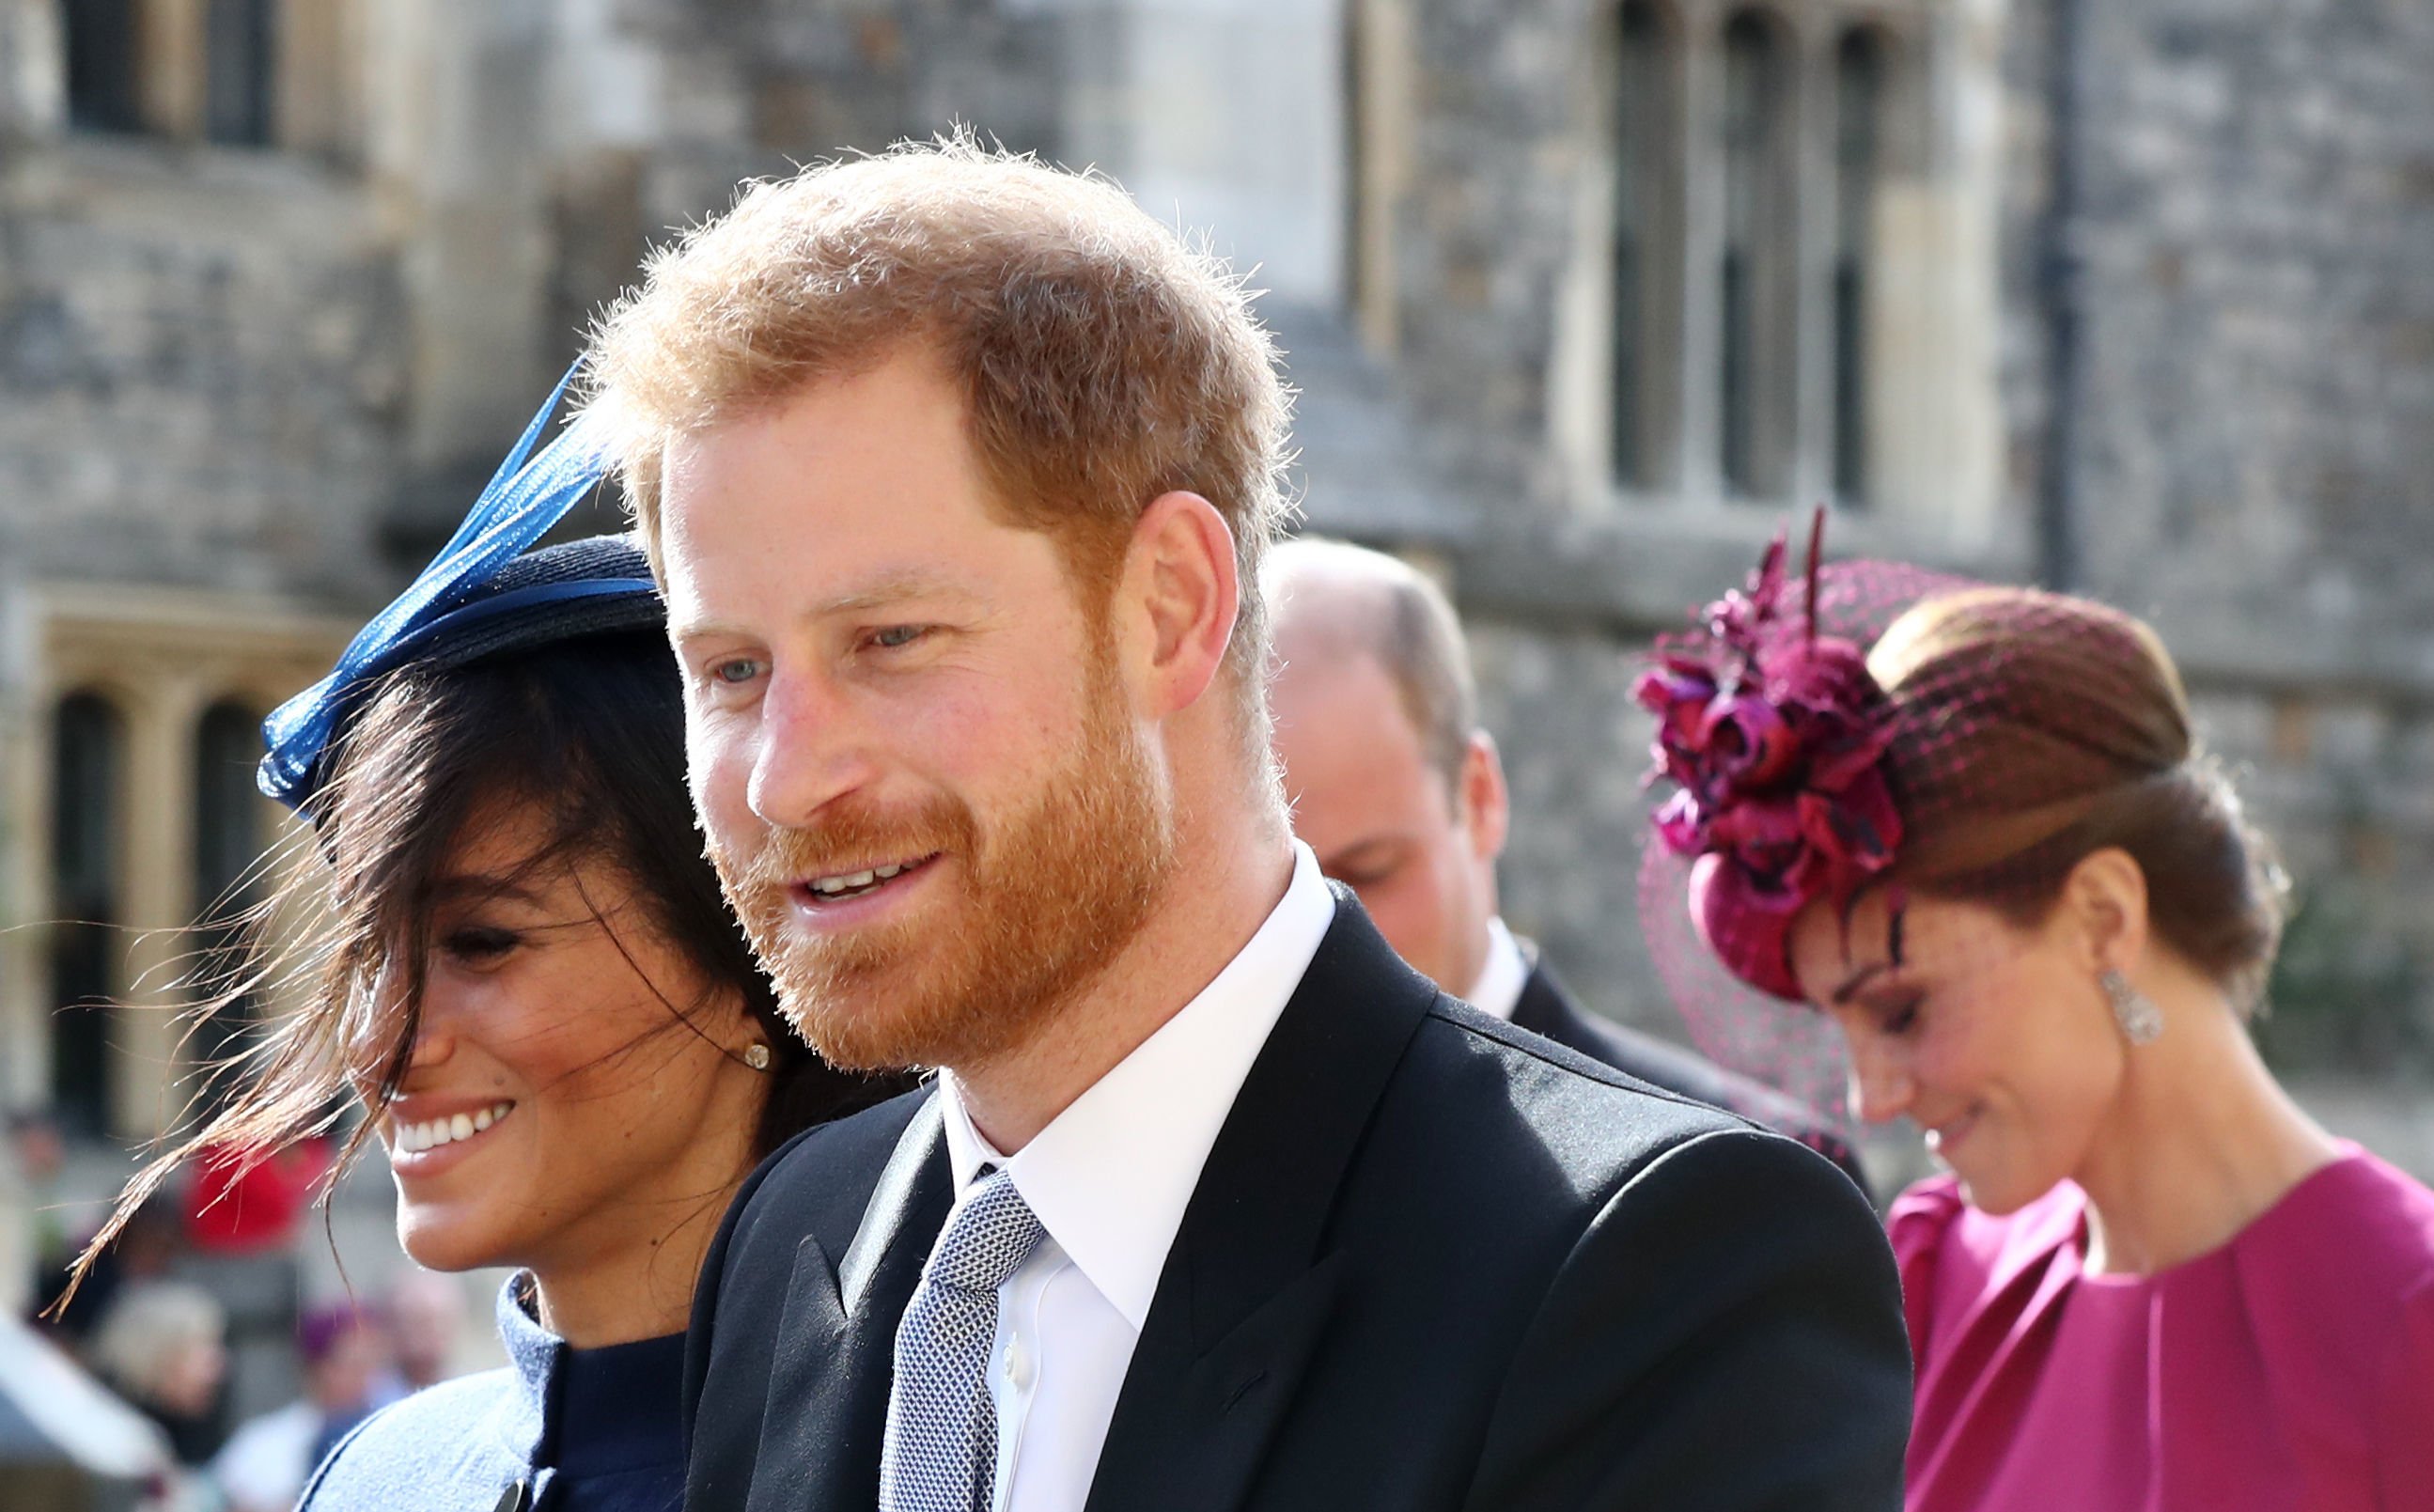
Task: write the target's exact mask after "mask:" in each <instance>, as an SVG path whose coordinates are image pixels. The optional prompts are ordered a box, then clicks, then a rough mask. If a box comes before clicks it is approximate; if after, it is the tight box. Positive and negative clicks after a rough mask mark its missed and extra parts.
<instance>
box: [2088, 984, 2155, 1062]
mask: <svg viewBox="0 0 2434 1512" xmlns="http://www.w3.org/2000/svg"><path fill="white" fill-rule="evenodd" d="M2096 983H2097V985H2098V986H2099V987H2101V988H2104V995H2105V997H2106V998H2107V999H2108V1000H2110V1001H2111V1003H2112V1004H2113V1022H2116V1023H2118V1024H2119V1025H2121V1038H2123V1039H2124V1040H2129V1041H2130V1042H2131V1043H2132V1044H2134V1045H2151V1044H2153V1043H2154V1042H2155V1037H2156V1036H2157V1035H2160V1034H2162V1033H2163V1032H2164V1010H2163V1009H2161V1008H2159V1007H2157V1006H2155V1000H2154V999H2153V998H2151V997H2149V996H2148V995H2147V994H2146V993H2144V992H2141V991H2139V990H2138V989H2137V988H2134V987H2132V986H2131V985H2130V979H2129V978H2128V977H2126V976H2123V975H2122V974H2121V973H2120V972H2118V971H2114V970H2113V969H2112V968H2111V967H2107V968H2105V970H2104V971H2101V972H2100V973H2099V974H2098V976H2097V978H2096Z"/></svg>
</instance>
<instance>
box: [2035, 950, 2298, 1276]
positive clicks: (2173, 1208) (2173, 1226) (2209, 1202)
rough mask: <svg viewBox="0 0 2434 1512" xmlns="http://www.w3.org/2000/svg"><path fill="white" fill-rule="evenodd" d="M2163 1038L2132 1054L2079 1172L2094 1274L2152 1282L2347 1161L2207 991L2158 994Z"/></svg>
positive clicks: (2178, 987)
mask: <svg viewBox="0 0 2434 1512" xmlns="http://www.w3.org/2000/svg"><path fill="white" fill-rule="evenodd" d="M2154 995H2155V996H2156V999H2157V1001H2158V1002H2159V1003H2160V1004H2162V1005H2163V1006H2164V1008H2165V1022H2166V1025H2167V1027H2166V1030H2165V1033H2164V1035H2163V1036H2162V1038H2160V1039H2158V1040H2155V1041H2154V1042H2153V1043H2151V1044H2145V1045H2133V1046H2129V1047H2127V1049H2126V1050H2125V1052H2124V1053H2125V1054H2126V1055H2127V1056H2128V1057H2129V1065H2128V1068H2127V1069H2126V1071H2125V1073H2124V1076H2125V1081H2124V1085H2123V1089H2122V1092H2121V1096H2120V1099H2119V1102H2118V1104H2117V1111H2116V1114H2115V1117H2114V1118H2113V1120H2112V1122H2111V1124H2110V1125H2109V1126H2108V1127H2107V1129H2106V1131H2105V1133H2104V1134H2103V1135H2102V1136H2101V1137H2100V1139H2099V1141H2098V1143H2097V1145H2096V1148H2095V1149H2094V1150H2093V1151H2092V1152H2091V1154H2090V1155H2089V1158H2088V1160H2087V1161H2086V1163H2085V1165H2084V1166H2083V1169H2082V1170H2081V1171H2080V1172H2079V1173H2078V1180H2079V1184H2080V1186H2081V1188H2082V1189H2083V1190H2084V1191H2085V1192H2086V1194H2087V1202H2088V1252H2087V1267H2086V1268H2087V1270H2088V1271H2089V1272H2090V1273H2091V1274H2116V1275H2136V1276H2151V1275H2154V1274H2155V1273H2156V1272H2158V1271H2163V1270H2168V1269H2169V1268H2171V1267H2172V1266H2174V1265H2178V1264H2181V1263H2184V1262H2186V1261H2190V1260H2195V1259H2196V1258H2198V1257H2199V1256H2200V1255H2203V1254H2206V1253H2208V1252H2209V1251H2212V1250H2215V1249H2218V1248H2220V1247H2221V1246H2223V1245H2225V1244H2228V1243H2230V1242H2231V1240H2232V1239H2233V1238H2234V1237H2236V1236H2237V1234H2238V1233H2239V1231H2240V1230H2241V1229H2245V1228H2247V1227H2248V1226H2249V1225H2250V1224H2251V1223H2253V1222H2254V1221H2255V1220H2256V1219H2257V1218H2258V1217H2259V1216H2261V1215H2262V1214H2263V1213H2264V1212H2265V1211H2266V1210H2268V1209H2270V1208H2271V1207H2272V1206H2273V1205H2274V1204H2275V1203H2276V1202H2278V1201H2280V1200H2281V1199H2282V1197H2283V1196H2284V1195H2286V1194H2288V1192H2289V1191H2290V1189H2291V1188H2292V1187H2295V1186H2297V1185H2298V1184H2299V1183H2300V1182H2301V1181H2303V1180H2305V1179H2306V1178H2307V1177H2309V1176H2310V1175H2312V1174H2314V1173H2315V1172H2317V1171H2319V1170H2321V1169H2323V1167H2324V1166H2326V1165H2328V1164H2330V1163H2331V1162H2332V1161H2333V1160H2337V1159H2339V1158H2340V1146H2339V1145H2338V1144H2336V1143H2334V1141H2333V1139H2332V1137H2331V1136H2330V1135H2328V1134H2326V1133H2325V1132H2324V1131H2323V1129H2322V1128H2320V1127H2319V1126H2317V1125H2316V1123H2315V1122H2314V1120H2312V1119H2310V1118H2308V1117H2307V1115H2306V1114H2305V1112H2303V1111H2301V1109H2300V1108H2299V1106H2298V1105H2297V1104H2296V1103H2294V1102H2292V1101H2291V1100H2290V1096H2289V1094H2288V1092H2285V1091H2283V1090H2282V1088H2281V1085H2280V1084H2279V1083H2277V1082H2276V1081H2274V1079H2273V1074H2272V1073H2271V1072H2270V1071H2268V1070H2266V1068H2265V1062H2264V1060H2263V1059H2262V1058H2261V1057H2259V1056H2258V1055H2257V1053H2256V1047H2255V1044H2254V1042H2253V1041H2252V1040H2250V1039H2249V1037H2248V1031H2247V1029H2246V1027H2245V1026H2244V1025H2242V1024H2241V1022H2239V1019H2238V1017H2237V1015H2236V1014H2235V1013H2234V1012H2233V1010H2232V1008H2231V1005H2230V1004H2229V1003H2228V1002H2227V1001H2226V1000H2225V999H2224V998H2223V996H2222V994H2221V993H2220V991H2219V990H2218V989H2216V988H2213V987H2212V985H2211V984H2208V983H2205V982H2203V981H2202V980H2197V979H2189V980H2182V981H2168V982H2166V983H2163V984H2158V986H2157V988H2156V990H2155V992H2154Z"/></svg>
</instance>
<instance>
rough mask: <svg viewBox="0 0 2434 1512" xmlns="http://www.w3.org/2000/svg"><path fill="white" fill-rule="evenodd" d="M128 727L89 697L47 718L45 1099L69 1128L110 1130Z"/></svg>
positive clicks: (73, 697)
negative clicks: (49, 922) (49, 921)
mask: <svg viewBox="0 0 2434 1512" xmlns="http://www.w3.org/2000/svg"><path fill="white" fill-rule="evenodd" d="M126 773H127V724H126V721H125V720H124V719H122V718H121V717H120V716H119V713H118V710H117V708H116V707H115V706H113V705H112V704H111V701H110V700H109V699H107V698H105V697H103V696H101V695H99V694H96V693H90V692H85V693H72V694H70V695H68V696H66V697H64V698H61V699H60V702H59V706H58V708H57V710H56V711H55V712H54V714H53V717H52V723H51V868H50V870H51V876H50V882H51V888H50V907H51V917H52V918H53V919H55V920H57V922H56V923H55V924H54V925H53V927H52V933H51V950H50V957H51V958H50V981H49V984H48V985H49V989H50V990H49V1001H50V1005H51V1007H52V1009H53V1010H54V1017H53V1020H52V1027H51V1101H52V1104H53V1106H54V1108H55V1109H56V1111H57V1112H58V1114H59V1118H60V1124H61V1125H63V1126H64V1127H66V1128H67V1129H68V1130H69V1131H70V1132H72V1133H77V1134H89V1135H101V1134H106V1133H108V1132H109V1130H110V1127H111V1096H112V1090H113V1089H112V1080H113V1078H112V1076H111V1043H110V1040H111V1035H110V1030H111V1019H112V1017H113V1014H112V1010H111V999H112V998H113V997H114V996H115V995H116V994H117V991H118V985H119V984H118V981H117V976H118V972H117V969H116V958H117V953H116V951H115V950H114V949H113V946H114V944H115V942H116V941H117V939H118V925H119V924H120V923H122V922H123V920H124V918H125V913H126V878H125V876H124V875H123V868H122V858H123V857H124V855H125V853H126V827H127V818H126V793H127V782H126Z"/></svg>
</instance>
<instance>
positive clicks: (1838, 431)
mask: <svg viewBox="0 0 2434 1512" xmlns="http://www.w3.org/2000/svg"><path fill="white" fill-rule="evenodd" d="M1889 50H1890V44H1889V43H1888V42H1887V40H1886V38H1885V37H1884V35H1883V34H1882V33H1880V32H1878V31H1877V30H1875V29H1874V28H1872V27H1866V26H1860V27H1854V28H1853V29H1852V30H1850V31H1847V32H1845V33H1843V40H1842V42H1841V43H1840V44H1839V45H1838V46H1837V47H1836V48H1835V52H1834V274H1833V279H1834V283H1833V310H1832V330H1833V344H1834V356H1833V361H1834V423H1833V440H1834V462H1833V481H1834V492H1835V495H1836V496H1837V497H1838V498H1840V499H1841V500H1842V501H1843V503H1845V504H1859V503H1860V502H1862V501H1864V500H1865V499H1866V497H1867V491H1868V382H1869V377H1870V374H1869V371H1868V366H1869V352H1868V301H1869V298H1870V292H1871V291H1870V289H1869V278H1868V273H1869V265H1870V263H1871V261H1872V259H1871V257H1870V249H1871V246H1872V243H1873V239H1874V222H1875V219H1876V202H1877V183H1878V181H1879V179H1880V177H1881V174H1882V169H1883V160H1884V150H1885V134H1886V133H1885V120H1884V117H1885V93H1886V89H1885V85H1886V73H1887V63H1888V59H1887V54H1888V52H1889Z"/></svg>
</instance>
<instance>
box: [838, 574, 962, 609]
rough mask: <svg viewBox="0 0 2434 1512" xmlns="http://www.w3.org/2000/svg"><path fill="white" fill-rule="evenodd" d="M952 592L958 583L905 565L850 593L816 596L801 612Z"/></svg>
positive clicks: (875, 605)
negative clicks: (817, 597)
mask: <svg viewBox="0 0 2434 1512" xmlns="http://www.w3.org/2000/svg"><path fill="white" fill-rule="evenodd" d="M956 592H959V589H958V586H957V585H956V584H955V583H953V582H951V581H950V580H948V579H947V578H946V577H944V576H941V575H939V574H937V573H934V572H927V571H924V570H922V569H920V568H908V569H907V570H905V571H903V572H899V573H891V574H889V575H888V576H884V577H881V578H879V579H877V580H876V581H873V582H870V583H866V584H865V585H863V586H862V587H860V588H856V589H854V590H853V591H852V592H850V593H839V594H836V595H835V596H834V597H831V598H824V599H820V600H818V601H816V602H814V604H813V605H812V606H811V608H809V609H808V610H805V611H804V615H805V617H806V618H809V619H824V618H826V617H828V616H829V615H831V614H850V613H854V612H856V611H857V610H871V609H880V608H883V607H884V606H886V605H889V604H897V603H901V602H902V601H904V600H905V599H908V598H920V597H923V596H925V595H928V594H932V593H956Z"/></svg>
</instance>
